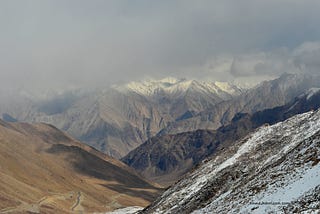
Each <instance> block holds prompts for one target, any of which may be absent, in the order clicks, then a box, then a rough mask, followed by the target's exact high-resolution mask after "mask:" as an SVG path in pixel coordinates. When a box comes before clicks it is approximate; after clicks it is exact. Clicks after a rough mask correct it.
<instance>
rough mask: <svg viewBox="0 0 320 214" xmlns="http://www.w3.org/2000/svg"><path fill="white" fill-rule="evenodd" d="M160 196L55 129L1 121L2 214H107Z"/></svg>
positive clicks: (123, 168) (116, 163) (111, 161)
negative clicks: (80, 213)
mask: <svg viewBox="0 0 320 214" xmlns="http://www.w3.org/2000/svg"><path fill="white" fill-rule="evenodd" d="M158 193H159V189H158V188H156V187H154V186H153V185H152V184H150V183H148V182H147V181H145V180H144V179H142V178H141V177H139V176H138V175H137V174H135V173H134V172H133V171H132V170H131V169H130V168H129V167H127V166H126V165H124V164H123V163H121V162H120V161H117V160H115V159H112V158H110V157H108V156H106V155H104V154H102V153H100V152H98V151H96V150H94V149H92V148H91V147H88V146H85V145H83V144H81V143H79V142H77V141H75V140H73V139H72V138H70V137H69V136H67V135H65V134H64V133H63V132H61V131H60V130H58V129H56V128H55V127H52V126H49V125H46V124H34V125H30V124H26V123H6V122H3V121H0V213H26V212H32V213H40V212H41V213H77V212H83V211H84V212H85V213H90V212H105V211H110V210H114V209H116V208H119V207H125V206H132V205H137V206H146V205H148V204H149V203H150V201H151V200H153V199H154V198H155V197H156V196H157V195H158Z"/></svg>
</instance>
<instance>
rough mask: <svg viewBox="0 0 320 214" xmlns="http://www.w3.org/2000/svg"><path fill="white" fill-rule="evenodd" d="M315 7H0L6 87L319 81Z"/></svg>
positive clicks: (43, 1)
mask: <svg viewBox="0 0 320 214" xmlns="http://www.w3.org/2000/svg"><path fill="white" fill-rule="evenodd" d="M319 11H320V1H317V0H261V1H260V0H241V1H239V0H199V1H195V0H181V1H174V0H170V1H169V0H168V1H167V0H160V1H158V0H135V1H133V0H114V1H112V0H1V1H0V27H1V33H0V74H1V78H0V85H1V86H0V88H1V89H2V90H3V88H33V89H47V88H69V87H87V86H91V87H92V86H103V85H105V86H107V85H109V84H112V83H115V82H121V81H129V80H138V79H140V78H146V77H149V78H150V77H154V78H162V77H166V76H173V77H187V78H198V79H208V78H210V79H216V80H225V81H233V80H239V81H243V82H245V81H258V80H261V79H265V78H270V77H274V76H277V75H279V74H281V73H282V72H319V68H320V27H319V24H320V21H319V20H320V12H319Z"/></svg>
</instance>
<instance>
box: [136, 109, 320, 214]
mask: <svg viewBox="0 0 320 214" xmlns="http://www.w3.org/2000/svg"><path fill="white" fill-rule="evenodd" d="M319 178H320V111H319V110H318V111H316V112H312V111H311V112H308V113H304V114H299V115H296V116H293V117H292V118H290V119H288V120H286V121H284V122H279V123H277V124H274V125H272V126H269V125H265V126H263V127H260V128H259V129H258V130H256V131H255V132H253V133H252V134H250V135H248V136H247V137H245V138H243V139H242V140H240V141H238V142H237V143H235V144H234V145H233V146H232V147H229V148H228V149H226V150H224V151H221V152H220V153H219V155H217V156H216V157H215V158H213V159H209V160H207V161H206V162H204V163H203V164H202V165H201V166H199V167H198V168H197V169H195V170H194V171H193V172H190V173H189V174H188V175H186V176H185V177H184V179H181V180H180V181H179V182H177V183H176V184H175V185H173V186H172V187H171V188H169V189H168V190H167V191H166V192H164V193H163V195H162V196H161V197H159V198H158V199H157V200H156V201H155V202H154V203H153V204H152V205H151V206H149V207H148V208H146V209H145V210H144V211H142V213H294V212H295V213H302V212H303V213H317V212H319V211H320V201H319V197H320V195H319V193H320V192H319V187H320V179H319Z"/></svg>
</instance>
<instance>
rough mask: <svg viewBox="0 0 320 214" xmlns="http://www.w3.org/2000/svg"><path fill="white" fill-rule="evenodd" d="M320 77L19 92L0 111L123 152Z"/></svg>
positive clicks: (210, 125) (278, 101)
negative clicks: (41, 94) (246, 85)
mask: <svg viewBox="0 0 320 214" xmlns="http://www.w3.org/2000/svg"><path fill="white" fill-rule="evenodd" d="M319 82H320V78H319V76H318V75H295V74H285V75H282V76H281V77H280V78H279V79H277V80H273V81H268V82H263V83H261V84H260V85H258V86H256V87H255V88H252V89H250V90H247V89H240V88H238V87H237V86H234V85H232V84H229V83H221V82H201V81H196V80H186V79H180V80H179V79H174V78H166V79H163V80H149V81H143V82H131V83H128V84H123V85H114V86H112V87H110V88H107V89H97V90H93V91H86V90H76V91H71V92H70V91H69V92H65V93H61V94H58V95H55V96H47V97H45V98H42V99H35V98H33V97H30V96H26V95H25V94H20V95H19V96H17V97H15V96H12V97H11V101H10V99H9V101H8V102H4V103H2V104H1V105H0V113H2V114H3V116H4V117H3V118H4V119H10V120H9V121H13V120H18V121H26V122H45V123H49V124H53V125H54V126H56V127H58V128H60V129H62V130H65V131H67V132H68V133H69V134H70V135H72V136H73V137H75V138H77V139H79V140H81V141H83V142H86V143H87V144H88V145H91V146H94V147H95V148H97V149H98V150H100V151H102V152H105V153H106V154H108V155H111V156H113V157H116V158H121V157H123V156H125V155H126V154H127V153H128V152H130V151H131V150H133V149H135V148H136V147H137V146H139V145H140V144H142V143H144V142H145V141H146V140H148V139H149V138H151V137H153V136H155V135H163V134H175V133H181V132H186V131H194V130H197V129H210V130H215V129H217V128H219V127H220V126H222V125H227V124H228V123H229V122H230V121H231V119H232V118H233V116H234V115H235V114H236V113H238V112H247V113H253V112H256V111H258V110H263V109H266V108H273V107H276V106H279V105H284V104H285V103H287V102H289V101H290V100H292V99H293V98H294V97H296V96H298V95H299V94H301V93H303V92H304V91H305V90H307V89H308V88H310V87H317V86H318V83H319Z"/></svg>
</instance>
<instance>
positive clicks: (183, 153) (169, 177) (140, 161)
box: [122, 88, 320, 185]
mask: <svg viewBox="0 0 320 214" xmlns="http://www.w3.org/2000/svg"><path fill="white" fill-rule="evenodd" d="M319 107H320V89H318V88H312V89H309V90H308V91H306V92H305V93H303V94H301V95H300V96H298V97H296V98H295V99H293V101H291V102H289V103H288V104H286V105H283V106H279V107H275V108H272V109H265V110H262V111H258V112H256V113H253V114H249V113H238V114H236V115H235V116H234V118H233V119H232V120H231V122H230V123H229V124H228V125H226V126H222V127H220V128H219V129H217V130H214V131H213V130H211V131H210V130H197V131H190V132H185V133H179V134H168V135H161V136H156V137H153V138H151V139H149V140H148V141H147V142H145V143H144V144H142V145H140V146H139V147H138V148H136V149H135V150H133V151H131V152H130V153H129V154H128V155H127V156H125V157H124V158H123V159H122V161H123V162H124V163H126V164H128V165H129V166H131V167H133V168H135V169H136V170H137V171H138V172H139V173H140V174H142V175H143V176H144V177H146V178H148V179H150V180H153V181H156V182H158V183H162V184H163V185H170V184H172V183H173V182H175V181H176V180H177V179H178V178H179V177H181V176H182V175H183V174H184V173H186V172H188V171H189V170H191V169H192V168H193V167H194V166H196V165H197V164H199V163H200V162H201V161H202V160H204V159H206V158H208V157H212V156H214V155H215V154H216V153H219V151H222V150H224V149H225V148H228V147H229V146H230V145H232V144H233V143H234V142H235V141H236V140H239V139H241V138H242V137H245V136H246V135H247V134H249V133H250V132H252V131H254V130H255V129H256V128H258V127H260V126H262V125H264V124H274V123H277V122H280V121H283V120H286V119H288V118H290V117H292V116H294V115H296V114H300V113H304V112H307V111H310V110H316V109H318V108H319Z"/></svg>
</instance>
